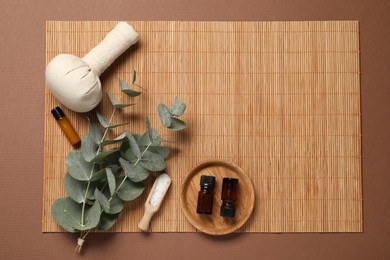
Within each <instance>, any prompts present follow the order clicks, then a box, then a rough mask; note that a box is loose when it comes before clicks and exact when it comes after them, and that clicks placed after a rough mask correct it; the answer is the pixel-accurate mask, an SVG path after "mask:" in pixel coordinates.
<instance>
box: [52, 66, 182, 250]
mask: <svg viewBox="0 0 390 260" xmlns="http://www.w3.org/2000/svg"><path fill="white" fill-rule="evenodd" d="M135 78H136V75H135V71H134V74H133V80H132V85H135V86H138V87H141V86H140V85H138V84H134V82H135ZM119 84H120V88H121V92H122V93H124V94H126V95H128V96H130V97H136V96H139V95H140V94H141V92H138V91H135V90H133V89H131V88H130V87H129V85H128V84H127V83H126V82H124V81H122V80H119ZM107 94H108V97H109V100H110V102H111V104H112V106H113V110H112V113H111V116H110V117H109V119H108V118H106V117H104V115H102V114H100V113H99V111H96V116H97V119H98V121H99V123H100V124H101V126H102V127H103V128H104V132H103V131H102V129H101V128H99V126H98V125H97V124H94V123H91V122H90V130H89V133H88V135H87V136H86V137H85V138H83V142H82V147H83V148H82V151H71V152H70V153H69V154H68V156H67V159H66V166H67V169H68V173H67V174H66V175H65V178H64V187H65V190H66V192H67V193H68V197H66V198H60V199H57V200H56V201H55V202H54V203H53V205H52V208H51V210H52V215H53V217H54V218H55V220H56V222H57V223H58V224H59V225H60V226H62V227H63V228H64V229H65V230H66V231H69V232H75V231H78V232H80V234H79V237H78V240H77V247H76V251H77V252H80V251H81V248H82V246H83V243H84V239H85V238H86V237H87V236H88V234H89V233H90V231H91V230H93V229H95V228H97V229H99V230H103V231H105V230H109V229H110V228H111V227H112V226H113V225H114V224H115V222H116V221H117V219H118V215H119V213H120V212H121V211H122V209H123V207H124V204H125V203H126V202H129V201H132V200H134V199H136V198H137V197H139V196H140V195H141V194H142V193H143V191H144V189H145V185H144V183H142V182H143V181H144V180H146V179H147V178H148V176H149V175H150V173H151V172H155V171H156V172H157V171H162V170H163V169H165V167H166V162H165V160H166V158H167V156H168V155H169V153H170V150H169V148H167V147H162V146H161V142H167V141H165V140H163V139H162V138H161V136H160V134H159V133H158V131H157V130H156V129H152V128H151V125H150V121H149V118H148V117H147V118H146V129H147V131H146V132H145V133H144V135H138V134H129V133H128V132H127V131H124V132H123V133H122V134H120V135H119V136H117V137H116V138H114V139H113V140H108V139H109V138H107V134H108V131H109V130H110V129H113V128H116V127H119V126H122V125H125V124H128V122H127V123H120V124H115V125H112V122H113V119H114V115H115V112H116V110H117V109H122V108H125V107H128V106H132V105H134V104H133V103H125V104H123V103H118V102H117V101H116V100H115V99H114V97H113V96H111V95H110V94H109V93H107ZM185 109H186V105H185V104H184V103H182V102H180V101H179V99H178V98H175V100H174V103H173V104H172V106H171V108H168V107H167V106H165V105H164V104H160V105H159V107H158V112H159V116H160V121H161V122H162V123H163V125H164V126H165V127H166V128H168V129H169V130H173V131H179V130H182V129H184V128H185V127H186V124H185V123H184V122H183V121H181V120H180V119H178V118H179V117H180V116H181V115H182V114H183V112H184V110H185ZM125 138H127V139H128V142H129V143H126V141H124V139H125ZM145 138H146V139H145ZM96 139H100V141H99V140H96ZM106 139H107V140H106ZM116 143H121V145H120V147H116V148H114V149H111V150H106V149H104V147H105V146H106V145H110V144H116ZM122 149H125V150H124V151H123V152H124V154H122ZM103 150H104V151H103ZM118 151H120V153H119V154H118ZM112 155H113V156H112ZM128 156H130V157H128ZM133 156H135V157H133ZM133 159H134V160H135V159H136V160H135V162H134V160H133ZM132 162H134V163H132ZM140 162H142V163H141V164H140ZM96 165H101V167H100V170H99V171H96V170H95V169H96ZM120 168H122V170H123V171H124V173H125V174H124V177H123V178H122V177H119V179H117V178H118V175H117V174H118V170H119V169H120ZM121 178H122V179H121ZM117 180H118V182H117ZM119 181H120V182H119ZM117 183H118V184H119V185H118V186H116V185H117ZM107 187H108V188H109V191H107ZM92 189H94V191H93V196H94V198H90V197H89V196H90V194H92V193H91V191H92ZM115 196H117V197H115ZM116 198H118V200H116ZM87 204H93V205H91V206H87ZM80 217H81V219H80Z"/></svg>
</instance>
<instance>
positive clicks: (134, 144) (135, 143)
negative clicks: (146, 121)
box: [126, 133, 141, 159]
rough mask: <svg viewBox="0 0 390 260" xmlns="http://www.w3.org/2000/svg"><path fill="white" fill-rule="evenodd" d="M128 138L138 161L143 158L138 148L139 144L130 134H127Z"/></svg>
mask: <svg viewBox="0 0 390 260" xmlns="http://www.w3.org/2000/svg"><path fill="white" fill-rule="evenodd" d="M126 137H127V139H128V140H129V144H130V148H131V151H132V152H133V153H134V155H135V156H136V157H137V158H138V159H139V158H141V151H140V150H139V147H138V144H137V141H136V140H135V138H134V137H133V136H132V135H131V134H129V133H127V134H126Z"/></svg>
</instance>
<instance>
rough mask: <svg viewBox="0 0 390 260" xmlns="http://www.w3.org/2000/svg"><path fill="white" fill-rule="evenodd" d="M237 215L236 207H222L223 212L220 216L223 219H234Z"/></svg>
mask: <svg viewBox="0 0 390 260" xmlns="http://www.w3.org/2000/svg"><path fill="white" fill-rule="evenodd" d="M235 213H236V209H235V208H234V207H229V206H221V211H220V213H219V214H220V215H221V216H222V217H226V218H233V217H234V215H235Z"/></svg>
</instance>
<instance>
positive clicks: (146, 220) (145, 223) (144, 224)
mask: <svg viewBox="0 0 390 260" xmlns="http://www.w3.org/2000/svg"><path fill="white" fill-rule="evenodd" d="M153 214H154V212H152V211H149V210H145V214H144V216H143V217H142V219H141V221H140V222H139V223H138V227H139V229H141V230H142V231H144V232H146V231H148V230H149V225H150V221H151V220H152V217H153Z"/></svg>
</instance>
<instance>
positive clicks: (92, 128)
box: [88, 119, 103, 144]
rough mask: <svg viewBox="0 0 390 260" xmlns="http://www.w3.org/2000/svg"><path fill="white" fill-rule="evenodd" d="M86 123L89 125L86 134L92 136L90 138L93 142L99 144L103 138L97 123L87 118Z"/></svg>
mask: <svg viewBox="0 0 390 260" xmlns="http://www.w3.org/2000/svg"><path fill="white" fill-rule="evenodd" d="M88 125H89V133H88V135H90V136H91V137H92V140H93V141H94V142H95V144H99V143H100V142H101V140H102V138H103V132H102V130H101V129H100V128H99V126H98V125H97V124H95V123H92V122H91V121H90V120H89V119H88Z"/></svg>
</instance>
